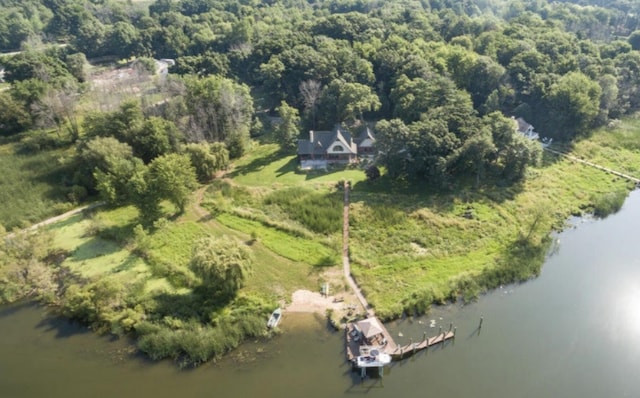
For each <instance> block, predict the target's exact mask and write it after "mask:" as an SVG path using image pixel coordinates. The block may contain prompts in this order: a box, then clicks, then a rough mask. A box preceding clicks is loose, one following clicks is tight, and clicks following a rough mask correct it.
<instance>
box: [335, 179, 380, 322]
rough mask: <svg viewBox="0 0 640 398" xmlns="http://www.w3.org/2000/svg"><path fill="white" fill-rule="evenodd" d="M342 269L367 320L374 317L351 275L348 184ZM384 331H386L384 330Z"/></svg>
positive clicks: (346, 189)
mask: <svg viewBox="0 0 640 398" xmlns="http://www.w3.org/2000/svg"><path fill="white" fill-rule="evenodd" d="M342 220H343V225H342V268H343V270H344V277H345V279H346V280H347V283H348V284H349V287H351V290H353V293H354V294H355V295H356V297H357V298H358V301H360V304H361V305H362V309H363V310H364V311H365V312H366V314H367V318H368V317H372V316H375V314H374V311H373V308H371V306H370V305H369V302H368V301H367V299H366V298H365V297H364V295H363V294H362V291H361V290H360V287H359V286H358V284H357V283H356V281H355V279H353V276H352V275H351V263H350V262H349V182H348V181H345V182H344V206H343V212H342ZM385 330H386V329H385Z"/></svg>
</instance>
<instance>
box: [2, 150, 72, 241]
mask: <svg viewBox="0 0 640 398" xmlns="http://www.w3.org/2000/svg"><path fill="white" fill-rule="evenodd" d="M21 149H22V147H21V144H20V142H7V143H3V144H0V203H2V206H0V224H2V225H3V226H4V227H5V228H6V229H7V230H10V229H12V228H15V227H23V226H27V225H30V224H32V223H34V222H37V221H41V220H43V219H45V218H47V217H50V216H53V215H56V214H59V213H63V212H64V211H66V210H68V209H70V208H71V206H72V204H71V203H69V200H68V198H67V196H66V195H67V190H66V189H65V188H64V185H63V181H64V177H65V175H66V172H67V171H66V170H65V166H64V165H63V163H61V162H60V160H61V159H63V158H65V157H67V156H70V154H71V153H72V151H73V150H72V149H69V148H61V149H50V150H43V151H39V152H37V153H23V152H21Z"/></svg>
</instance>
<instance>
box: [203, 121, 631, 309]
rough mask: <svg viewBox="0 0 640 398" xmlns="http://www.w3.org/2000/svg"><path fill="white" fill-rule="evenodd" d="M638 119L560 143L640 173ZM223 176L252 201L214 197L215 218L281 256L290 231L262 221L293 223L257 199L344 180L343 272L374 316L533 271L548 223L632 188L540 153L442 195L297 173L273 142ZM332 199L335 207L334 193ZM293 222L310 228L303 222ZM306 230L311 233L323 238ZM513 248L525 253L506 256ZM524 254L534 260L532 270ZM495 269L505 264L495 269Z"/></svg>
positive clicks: (354, 174) (357, 178)
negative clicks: (219, 211)
mask: <svg viewBox="0 0 640 398" xmlns="http://www.w3.org/2000/svg"><path fill="white" fill-rule="evenodd" d="M639 125H640V123H639V122H638V121H637V120H635V119H629V120H626V121H624V122H621V123H620V125H618V126H617V127H616V129H614V130H601V131H598V132H596V133H595V134H594V136H593V137H590V138H589V139H586V140H582V141H579V142H577V143H575V144H574V145H573V147H572V148H569V150H571V151H573V152H572V153H573V154H575V155H576V156H579V157H582V158H585V159H589V160H590V161H594V162H596V163H599V164H602V165H604V166H607V167H611V168H613V169H616V170H620V171H621V172H624V173H629V174H631V175H638V176H640V151H639V149H640V148H639V147H640V145H639V144H638V142H640V135H639V133H638V132H639V131H640V128H639ZM229 177H231V178H232V179H233V183H234V184H237V185H239V186H240V188H238V189H237V191H238V190H244V191H245V193H247V192H253V194H252V195H249V196H252V197H254V200H250V199H247V198H246V197H245V198H244V199H243V200H239V198H238V197H237V195H236V197H234V194H229V193H227V195H221V196H224V198H225V203H226V204H225V206H224V207H225V209H226V210H225V211H226V212H227V213H225V214H223V215H222V216H221V220H223V221H222V222H223V223H226V224H227V225H228V226H230V227H231V228H237V229H239V230H242V231H245V232H247V233H249V232H251V231H252V230H254V231H258V230H260V231H261V232H260V233H262V234H265V236H269V235H270V237H269V238H268V240H272V242H269V243H265V244H266V245H267V246H268V247H269V248H270V249H272V250H274V251H276V252H280V253H281V254H283V255H285V256H286V255H287V254H286V252H287V250H291V245H288V244H280V245H279V244H278V243H277V242H287V240H288V239H289V238H290V235H291V233H295V231H290V233H289V236H287V234H286V232H287V231H286V230H285V231H284V232H283V231H280V232H278V234H277V235H276V234H273V233H270V234H266V233H265V231H266V230H267V229H266V228H269V226H270V225H271V226H273V225H275V226H278V225H283V224H285V225H298V223H299V220H298V219H296V217H295V216H294V214H293V213H294V211H292V210H291V209H289V210H287V211H280V212H278V211H274V210H273V209H270V207H269V204H270V202H269V201H266V200H264V198H265V197H269V195H270V194H271V193H270V192H274V191H277V192H278V193H279V194H280V196H283V197H284V196H286V194H285V192H287V190H291V189H293V188H292V187H301V186H302V187H307V188H308V189H315V190H316V191H321V192H324V193H325V194H326V195H330V193H331V192H332V191H333V190H334V189H335V185H336V183H337V182H338V181H341V180H345V179H346V180H350V181H352V183H353V187H354V189H353V192H352V206H351V245H350V252H351V258H352V262H353V266H352V270H353V273H354V275H355V276H356V278H357V280H358V282H359V283H360V284H361V286H362V287H363V290H364V292H365V293H366V295H367V297H368V299H369V300H370V302H371V303H372V304H373V305H374V306H375V307H376V310H377V312H378V314H379V315H381V316H382V317H393V316H397V315H398V314H399V313H401V312H402V311H404V310H406V309H412V308H413V309H418V310H421V309H424V308H425V307H424V305H422V304H419V302H420V301H424V300H429V301H444V300H447V299H449V298H451V297H455V296H457V295H459V294H461V295H469V293H470V292H468V291H465V289H469V285H471V288H470V290H471V296H474V295H475V294H477V293H478V292H479V291H481V290H482V289H484V288H486V287H491V285H492V284H495V283H496V281H499V282H503V281H502V280H500V279H496V276H495V275H496V274H497V275H499V278H503V279H504V282H510V281H511V280H509V278H514V277H516V278H522V277H529V276H531V274H535V273H537V272H538V269H539V266H540V265H541V262H542V259H543V257H544V252H545V251H546V250H547V249H548V243H549V240H548V239H547V238H548V236H549V233H550V232H551V231H552V230H558V229H562V228H563V225H564V221H565V220H566V219H567V218H568V217H569V216H571V215H579V214H583V213H585V212H593V211H594V206H595V205H596V204H597V202H598V201H599V200H600V198H605V199H604V200H606V198H607V195H614V196H615V197H619V194H618V193H621V192H627V191H628V190H629V189H631V188H632V186H631V184H630V183H629V182H627V181H625V180H622V179H619V178H617V177H615V176H612V175H610V174H607V173H604V172H602V171H599V170H596V169H593V168H590V167H588V166H585V165H581V164H577V163H574V162H571V161H568V160H566V159H559V158H557V157H556V156H555V155H552V154H547V153H545V156H544V161H543V164H542V165H541V166H540V167H538V168H534V169H531V170H530V171H529V173H528V176H527V179H526V181H525V182H524V183H522V184H520V185H516V186H511V187H496V186H491V187H482V186H481V187H480V188H477V189H476V188H475V187H472V186H466V185H464V184H462V183H458V185H454V186H452V188H451V189H450V190H449V191H448V192H445V193H442V192H434V191H433V190H432V189H430V187H429V186H427V185H421V184H407V183H398V182H392V181H388V180H386V179H385V178H384V177H383V178H382V179H380V180H379V181H376V182H373V183H372V182H368V181H366V178H365V176H364V173H363V172H362V171H361V170H357V169H351V170H335V171H330V172H328V173H322V172H312V173H309V174H307V173H303V172H300V171H297V170H296V160H295V158H294V157H292V156H283V155H281V154H279V152H278V151H277V147H276V146H274V145H263V146H260V147H258V148H256V149H255V150H254V151H252V153H251V154H250V155H249V156H247V157H245V158H244V159H242V160H241V161H239V162H237V163H236V165H235V167H234V169H233V170H232V172H231V173H230V174H229ZM242 187H244V188H242ZM294 194H295V193H294V192H292V193H291V194H290V196H293V195H294ZM271 195H273V194H271ZM255 197H262V198H263V199H262V200H257V199H255ZM212 200H215V199H212ZM333 200H335V201H336V202H337V203H338V204H340V203H341V197H340V195H336V196H334V197H333ZM614 207H615V206H614ZM280 210H282V206H281V208H280ZM229 212H230V213H231V214H234V216H230V215H228V214H229ZM256 214H259V217H256ZM242 218H245V219H244V220H241V219H242ZM246 218H250V219H252V220H253V221H249V220H247V219H246ZM256 219H257V220H259V221H256ZM303 227H307V228H306V229H305V231H307V232H309V233H313V231H310V229H309V228H308V225H307V226H304V225H303ZM330 235H331V234H330ZM315 236H316V239H320V238H322V236H324V235H323V234H315ZM333 236H334V240H337V236H336V235H335V234H334V235H333ZM522 247H525V248H526V250H524V249H522ZM521 249H522V250H521ZM531 250H534V251H533V252H532V251H531ZM514 253H520V255H521V256H523V255H526V257H527V258H520V259H518V258H517V257H516V258H514ZM516 256H517V254H516ZM532 258H536V259H538V260H536V261H537V262H538V265H537V268H536V266H535V264H532V262H531V261H530V260H531V259H532ZM507 263H509V264H508V265H506V264H507ZM505 267H509V268H510V269H509V270H508V271H505ZM481 275H484V276H483V277H481ZM474 279H477V280H484V281H485V282H482V283H484V285H483V284H482V283H480V282H478V283H476V282H472V283H471V284H470V283H469V280H471V281H473V280H474ZM486 281H490V282H486Z"/></svg>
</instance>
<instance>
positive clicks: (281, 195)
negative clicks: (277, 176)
mask: <svg viewBox="0 0 640 398" xmlns="http://www.w3.org/2000/svg"><path fill="white" fill-rule="evenodd" d="M264 204H265V205H267V206H277V207H279V208H280V209H282V211H283V212H284V213H285V214H287V215H288V216H289V217H291V218H292V219H294V220H295V221H297V222H299V223H300V224H302V225H304V226H305V227H307V228H309V229H310V230H312V231H314V232H317V233H321V234H331V233H335V232H339V231H341V230H342V208H343V201H342V194H341V193H328V192H316V191H313V190H311V189H308V188H303V187H294V188H288V189H283V190H278V191H275V192H273V193H272V194H270V195H269V196H267V197H266V198H265V199H264Z"/></svg>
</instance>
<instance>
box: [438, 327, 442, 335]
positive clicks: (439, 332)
mask: <svg viewBox="0 0 640 398" xmlns="http://www.w3.org/2000/svg"><path fill="white" fill-rule="evenodd" d="M441 334H442V326H440V329H438V336H440V335H441Z"/></svg>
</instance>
